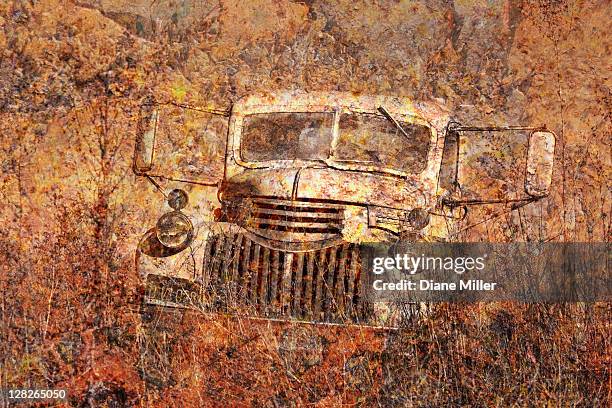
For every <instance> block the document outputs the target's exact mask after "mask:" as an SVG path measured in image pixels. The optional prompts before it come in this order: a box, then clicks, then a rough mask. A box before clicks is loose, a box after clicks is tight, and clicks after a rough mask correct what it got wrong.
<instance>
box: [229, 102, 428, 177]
mask: <svg viewBox="0 0 612 408" xmlns="http://www.w3.org/2000/svg"><path fill="white" fill-rule="evenodd" d="M262 108H263V109H258V110H257V111H253V112H245V113H243V114H239V115H235V117H234V118H232V119H233V121H232V122H233V123H232V125H231V126H230V132H232V136H233V137H232V139H233V140H232V141H233V143H232V152H233V157H234V160H235V161H236V163H237V164H238V165H240V166H242V167H246V168H251V169H278V168H313V167H320V166H322V167H326V168H333V169H338V170H347V171H358V172H367V173H383V174H388V175H394V176H398V177H404V178H405V177H422V176H423V175H424V174H425V173H428V172H430V171H431V169H432V168H433V166H434V165H435V159H436V158H435V157H434V156H435V153H436V146H437V144H438V131H437V129H436V128H435V126H433V125H432V124H431V123H430V122H428V121H427V120H425V119H423V118H421V117H419V116H416V115H411V114H402V113H400V112H396V111H392V110H389V112H390V113H391V114H392V115H393V117H394V118H396V119H397V120H398V121H401V122H406V123H413V124H416V125H422V126H426V127H427V128H429V130H430V133H431V137H430V140H429V148H428V151H427V156H426V157H427V159H426V160H427V163H426V165H425V166H424V168H423V170H422V171H421V172H418V173H412V172H406V171H403V170H399V169H394V168H388V167H383V166H378V165H372V164H366V163H365V162H360V161H351V160H341V159H338V158H336V157H335V155H334V153H335V150H336V147H337V145H338V141H339V138H340V117H341V116H342V115H343V114H347V113H348V114H368V115H376V116H379V117H381V118H385V116H384V115H382V114H381V113H380V112H377V111H375V110H370V109H359V108H353V107H332V106H315V107H313V106H310V107H309V109H278V107H270V109H265V108H264V107H262ZM268 113H333V114H334V119H333V127H332V139H331V146H330V154H329V156H328V158H327V159H324V160H317V159H310V160H305V159H278V160H266V161H247V160H244V159H243V157H242V152H241V148H242V143H241V142H242V132H243V130H244V129H243V125H244V119H245V118H246V117H247V116H251V115H258V114H268ZM385 119H386V118H385Z"/></svg>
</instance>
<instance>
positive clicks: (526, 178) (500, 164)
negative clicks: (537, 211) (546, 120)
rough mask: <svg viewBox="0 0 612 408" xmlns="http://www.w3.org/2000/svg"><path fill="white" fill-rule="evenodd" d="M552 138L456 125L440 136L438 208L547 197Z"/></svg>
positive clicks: (538, 131)
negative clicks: (442, 193) (441, 195)
mask: <svg viewBox="0 0 612 408" xmlns="http://www.w3.org/2000/svg"><path fill="white" fill-rule="evenodd" d="M554 155H555V135H554V133H552V132H550V131H547V130H543V129H542V128H533V127H527V126H506V127H496V126H460V125H458V124H456V123H451V124H450V125H449V127H448V129H447V133H446V137H445V145H444V151H443V154H442V162H441V168H440V178H439V187H440V188H443V189H444V190H446V191H447V192H448V195H447V196H446V197H444V198H443V200H442V203H443V204H445V205H448V206H451V207H458V206H461V205H478V204H495V203H501V204H503V203H509V202H521V201H532V200H533V199H537V198H541V197H544V196H546V195H547V194H548V192H549V189H550V185H551V181H552V171H553V162H554Z"/></svg>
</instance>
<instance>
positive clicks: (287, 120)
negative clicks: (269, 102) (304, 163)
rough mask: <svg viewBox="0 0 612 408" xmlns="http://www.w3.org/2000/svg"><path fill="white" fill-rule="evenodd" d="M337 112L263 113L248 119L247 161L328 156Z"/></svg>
mask: <svg viewBox="0 0 612 408" xmlns="http://www.w3.org/2000/svg"><path fill="white" fill-rule="evenodd" d="M333 124H334V114H333V113H319V112H307V113H302V112H294V113H261V114H256V115H249V116H247V117H246V118H245V119H244V124H243V130H242V141H241V143H240V154H241V156H242V158H243V159H244V160H247V161H267V160H294V159H301V160H325V159H327V157H328V156H329V149H330V146H331V140H332V128H333Z"/></svg>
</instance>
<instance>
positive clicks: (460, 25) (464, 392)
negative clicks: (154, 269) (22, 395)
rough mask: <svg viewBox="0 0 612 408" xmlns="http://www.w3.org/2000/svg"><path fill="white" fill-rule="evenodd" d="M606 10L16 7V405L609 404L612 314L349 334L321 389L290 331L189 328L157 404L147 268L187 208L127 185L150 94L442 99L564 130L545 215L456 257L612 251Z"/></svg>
mask: <svg viewBox="0 0 612 408" xmlns="http://www.w3.org/2000/svg"><path fill="white" fill-rule="evenodd" d="M611 11H612V10H611V6H610V2H608V1H595V0H591V1H546V0H539V1H523V2H521V1H512V0H502V1H484V0H473V1H455V2H445V1H435V0H432V1H425V2H416V1H380V2H370V1H353V0H350V1H349V0H337V1H332V2H327V1H319V0H314V1H311V0H309V1H303V2H291V1H272V0H253V1H249V2H242V1H237V0H219V1H203V2H200V1H190V0H187V1H181V2H172V1H146V0H144V1H140V0H138V1H129V2H128V1H119V0H99V1H98V0H96V1H94V0H82V1H67V2H62V1H57V0H42V1H36V2H30V1H23V0H8V1H4V2H2V3H0V169H1V170H0V197H2V205H1V206H0V291H1V293H2V294H3V296H2V298H1V299H2V300H1V301H0V305H1V306H0V387H8V386H11V387H23V386H25V385H35V384H40V385H43V386H44V387H45V388H49V387H50V388H53V387H56V388H57V387H67V388H69V389H70V394H71V397H70V398H71V399H70V400H69V401H68V403H67V404H68V405H73V406H101V405H103V404H105V403H106V404H108V405H112V404H113V403H115V404H119V406H121V404H123V405H128V406H129V405H138V404H141V405H143V406H177V405H181V404H180V402H184V406H202V405H204V406H218V405H219V404H226V405H230V406H232V405H234V406H235V405H238V406H239V405H243V406H247V405H259V406H291V405H294V406H304V405H307V404H318V405H319V406H339V405H341V404H342V403H347V404H349V403H354V402H359V401H361V402H364V403H365V404H366V405H376V404H378V405H392V404H396V405H410V404H414V405H418V404H416V402H415V401H416V400H414V399H412V398H413V397H411V396H414V395H420V396H422V398H427V399H428V400H429V401H431V403H432V404H433V405H460V404H467V405H481V406H482V405H511V404H519V405H521V404H524V403H525V401H526V398H538V399H539V401H542V404H547V403H548V404H550V405H557V404H559V403H561V402H560V401H563V403H567V404H572V403H578V402H580V403H583V404H586V405H590V406H598V405H604V406H605V405H606V402H605V401H606V400H607V399H609V391H608V392H606V386H605V384H608V385H609V378H610V377H609V373H610V372H609V367H610V364H609V355H610V354H609V347H610V344H609V336H608V335H607V334H609V322H608V321H607V317H606V316H609V306H608V305H595V306H592V305H587V306H584V307H582V306H576V307H573V308H572V307H570V306H558V307H557V306H554V305H553V306H545V305H535V306H533V307H532V306H525V305H523V306H512V305H510V306H509V305H495V304H494V305H488V306H486V307H484V306H480V305H469V306H465V307H462V308H453V307H446V306H445V307H443V308H442V309H441V311H440V313H438V314H437V315H434V317H432V318H431V320H430V321H429V322H428V323H427V324H425V325H423V326H419V327H417V328H413V330H412V331H409V332H405V333H403V337H401V339H400V340H401V341H399V342H391V343H390V344H391V345H387V344H386V343H384V344H383V343H382V342H381V341H380V340H379V339H378V338H377V337H376V336H377V335H375V334H374V333H366V334H364V336H365V337H363V338H362V337H360V336H361V335H362V332H359V333H358V334H355V333H351V332H350V330H345V329H337V330H335V329H334V330H330V331H328V332H321V333H320V334H319V336H320V343H321V344H323V343H324V344H325V345H324V346H323V349H324V350H325V351H324V352H322V357H321V362H318V363H317V364H314V365H312V366H311V367H309V368H308V369H305V370H303V369H302V368H298V369H291V368H289V369H288V368H287V366H286V365H287V364H288V363H287V362H286V361H284V360H283V357H282V356H281V355H282V352H281V351H280V350H281V349H282V348H278V347H276V348H275V345H276V344H277V343H278V342H280V341H281V340H282V338H283V334H282V330H281V328H276V327H274V328H273V327H270V328H269V329H268V328H267V327H266V328H265V330H264V328H263V326H265V325H263V326H261V325H260V326H257V325H255V326H256V327H254V326H251V325H246V326H243V325H241V324H239V323H236V322H230V321H225V320H219V321H215V320H214V319H211V318H206V319H204V320H203V321H202V322H197V321H196V320H197V319H195V318H193V319H192V318H191V317H190V318H189V319H187V320H185V321H179V324H178V325H177V326H176V328H175V329H173V331H172V334H173V335H174V336H176V335H178V334H180V336H179V338H177V339H176V341H175V342H174V343H170V346H169V347H170V349H171V351H172V353H173V354H172V356H173V357H172V359H171V360H169V361H167V362H166V361H164V360H162V358H163V355H159V357H158V358H159V360H158V363H159V366H160V367H161V368H160V367H158V368H156V369H157V370H163V369H166V370H168V371H167V374H168V376H167V378H170V379H172V381H171V382H169V383H164V382H162V383H159V384H158V385H155V384H156V383H155V381H154V380H153V381H149V380H147V377H146V375H145V374H144V372H143V364H144V362H143V358H144V357H143V356H142V350H143V347H144V346H143V344H146V342H147V341H148V340H147V336H148V335H147V334H146V333H145V330H144V327H143V326H142V322H141V320H140V317H139V315H138V314H136V313H135V311H136V310H137V308H138V304H139V295H140V293H141V288H140V280H139V278H138V277H137V276H135V272H134V267H133V262H134V260H133V256H134V255H133V251H134V248H135V247H136V245H137V243H138V240H139V239H140V237H141V236H142V234H143V233H144V232H145V231H146V230H147V229H149V228H150V227H151V226H152V225H154V223H155V221H156V220H157V219H158V218H159V216H160V215H161V214H163V212H165V211H167V210H168V209H167V208H166V207H165V204H163V200H162V199H161V196H160V194H159V193H158V192H156V191H155V190H154V189H153V187H152V186H151V185H150V184H149V183H148V182H147V181H146V180H144V179H142V178H137V177H135V176H134V175H133V173H132V169H131V166H132V156H133V151H134V140H135V137H136V129H137V123H138V114H139V106H140V104H141V103H143V102H145V101H148V100H150V98H151V97H152V96H154V97H155V98H157V99H158V100H161V101H177V102H180V103H185V104H192V105H198V106H214V107H217V108H220V109H225V108H227V107H228V106H229V105H230V103H231V102H232V101H236V100H237V99H238V98H240V97H242V96H245V95H249V94H253V93H256V92H267V91H270V90H281V89H303V90H306V91H314V90H316V91H336V90H340V91H348V92H353V93H356V94H369V95H378V94H381V95H398V96H405V97H409V98H411V99H414V100H430V99H433V100H435V101H436V102H438V103H441V104H443V105H444V106H446V107H447V108H448V109H449V111H450V112H451V113H452V115H453V116H454V117H455V118H456V119H457V120H459V121H460V122H463V123H468V124H496V125H504V124H533V125H540V124H546V125H547V127H548V128H549V129H551V130H553V131H554V132H555V133H556V134H557V135H558V140H557V153H556V154H557V156H556V162H555V168H554V174H553V188H552V191H551V195H550V197H548V198H547V199H545V200H542V201H540V202H539V203H537V204H534V205H531V206H527V207H523V208H522V209H520V210H519V211H515V212H513V213H510V214H507V215H504V216H502V217H497V218H495V219H494V220H491V221H490V222H486V223H482V224H480V225H479V226H478V227H477V228H473V229H471V230H470V231H469V232H467V233H466V234H464V236H462V237H459V238H460V239H464V240H484V241H502V242H503V241H522V240H530V239H536V240H552V241H555V240H557V241H607V240H609V239H610V207H611V196H610V180H612V177H610V169H611V168H612V166H611V160H612V159H611V155H610V133H611V132H610V123H611V122H610V78H609V72H610V59H609V54H610V41H611V39H610V35H609V16H610V14H611ZM207 142H208V143H212V144H209V145H207V146H209V147H208V148H209V150H208V151H209V153H210V155H216V156H219V155H220V154H222V153H220V152H223V149H224V147H223V146H218V145H214V138H213V140H207ZM176 159H177V160H180V158H176ZM201 159H202V160H208V159H209V157H202V158H201ZM491 160H492V159H491ZM174 187H176V185H174V184H172V183H166V184H164V188H168V189H170V188H174ZM186 189H188V190H189V193H190V194H191V197H195V198H194V200H193V203H194V207H193V208H191V209H190V211H193V212H194V213H196V212H197V213H198V214H210V213H211V211H212V210H213V208H214V206H215V200H216V196H215V195H216V190H215V188H214V187H204V186H199V187H194V186H192V187H188V188H186ZM497 211H498V208H496V207H494V206H487V207H484V208H482V209H480V210H474V211H472V212H471V213H470V215H469V217H470V218H469V219H468V222H474V223H475V222H477V221H478V220H482V219H483V218H486V217H488V216H491V215H494V214H496V212H497ZM203 217H209V216H208V215H206V216H203ZM207 219H208V218H207ZM606 313H607V315H606ZM279 330H281V331H280V332H279ZM160 335H161V334H160ZM251 338H253V340H252V341H250V342H248V343H247V344H246V345H241V344H242V343H241V342H243V341H244V339H251ZM387 338H389V337H387ZM287 341H288V342H289V343H291V341H290V340H287ZM306 341H312V340H306ZM313 344H315V346H313V347H314V348H315V349H316V348H317V347H319V346H318V345H319V343H318V342H317V341H315V342H314V343H313ZM394 347H395V348H394ZM234 348H236V351H235V352H234V351H232V350H233V349H234ZM315 354H316V353H315ZM233 355H237V356H238V357H236V358H234V357H232V356H233ZM286 356H287V353H285V359H290V357H286ZM351 356H352V357H354V359H353V360H351ZM149 357H150V356H149ZM312 358H314V359H316V358H318V357H312ZM195 359H199V360H197V361H196V360H195ZM347 359H348V360H347ZM525 361H529V366H528V367H526V366H525V365H524V362H525ZM559 361H561V362H562V365H561V368H559V366H558V363H559ZM196 363H198V364H196ZM199 363H202V364H199ZM364 366H365V367H367V369H364V368H363V367H364ZM164 367H165V368H164ZM351 370H352V371H353V372H357V373H361V374H356V375H355V377H356V378H352V377H351V376H350V375H346V374H345V373H346V372H347V371H351ZM364 370H365V371H364ZM368 376H369V377H368ZM164 378H165V377H164ZM534 378H537V381H536V382H533V381H535V380H533V379H534ZM406 384H409V385H406ZM508 384H510V385H509V386H508ZM524 384H530V385H529V386H528V387H526V388H525V387H523V385H524ZM602 384H603V385H602ZM402 387H404V388H402ZM608 389H609V387H608ZM177 401H178V402H177ZM585 401H586V402H585ZM608 402H609V401H608Z"/></svg>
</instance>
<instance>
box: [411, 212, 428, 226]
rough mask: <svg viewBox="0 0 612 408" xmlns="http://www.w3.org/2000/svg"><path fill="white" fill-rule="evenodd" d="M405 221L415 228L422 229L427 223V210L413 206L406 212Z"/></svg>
mask: <svg viewBox="0 0 612 408" xmlns="http://www.w3.org/2000/svg"><path fill="white" fill-rule="evenodd" d="M407 221H408V222H409V223H410V225H411V226H412V227H413V228H415V229H423V228H425V227H426V226H427V225H428V224H429V211H427V210H424V209H422V208H415V209H414V210H412V211H410V212H409V213H408V219H407Z"/></svg>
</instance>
